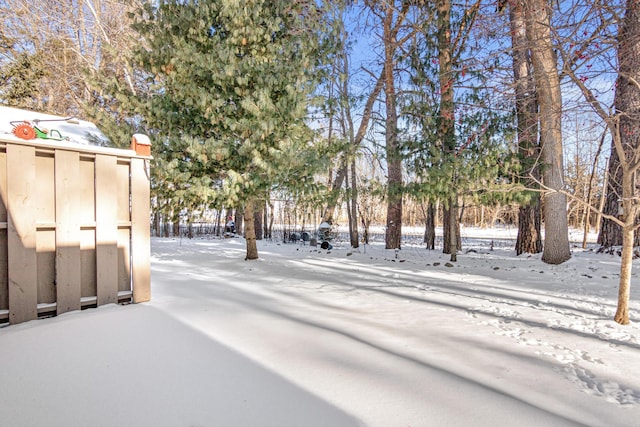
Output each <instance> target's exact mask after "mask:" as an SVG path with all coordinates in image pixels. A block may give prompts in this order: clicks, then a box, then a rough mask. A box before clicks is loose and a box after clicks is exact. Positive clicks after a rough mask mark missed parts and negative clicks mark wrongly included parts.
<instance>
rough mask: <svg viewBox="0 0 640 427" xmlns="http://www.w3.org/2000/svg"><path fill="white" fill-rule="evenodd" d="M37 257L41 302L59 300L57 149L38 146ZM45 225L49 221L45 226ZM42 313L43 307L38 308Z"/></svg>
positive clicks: (39, 298) (35, 202)
mask: <svg viewBox="0 0 640 427" xmlns="http://www.w3.org/2000/svg"><path fill="white" fill-rule="evenodd" d="M36 179H37V181H38V188H37V191H36V198H35V200H34V204H35V206H36V208H35V209H36V257H37V260H38V261H37V263H38V273H37V274H38V304H40V303H44V304H50V303H53V302H55V301H56V298H57V296H56V294H57V291H56V288H55V282H56V233H55V230H56V222H55V221H56V201H55V200H56V199H55V194H56V186H55V158H54V156H53V153H38V151H37V150H36ZM43 225H49V226H48V227H43ZM38 313H40V311H38Z"/></svg>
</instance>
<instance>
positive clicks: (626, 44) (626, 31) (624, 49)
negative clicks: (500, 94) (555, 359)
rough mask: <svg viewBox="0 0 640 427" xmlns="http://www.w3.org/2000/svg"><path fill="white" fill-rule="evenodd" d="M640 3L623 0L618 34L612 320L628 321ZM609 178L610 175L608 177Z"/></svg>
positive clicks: (639, 151) (638, 135)
mask: <svg viewBox="0 0 640 427" xmlns="http://www.w3.org/2000/svg"><path fill="white" fill-rule="evenodd" d="M639 39H640V3H638V1H636V0H627V5H626V14H625V17H624V19H623V20H622V25H621V28H620V32H619V34H618V63H619V67H620V69H619V75H618V81H617V82H616V94H615V99H614V105H615V108H616V118H617V120H618V126H615V127H614V128H615V131H614V132H612V133H613V138H614V144H615V147H616V153H617V155H618V159H619V163H620V164H621V167H622V207H623V212H622V214H623V221H624V226H623V229H622V260H621V265H620V285H619V290H618V309H617V311H616V315H615V317H614V319H615V321H616V322H618V323H620V324H623V325H626V324H628V323H629V297H630V293H631V264H632V259H633V244H634V237H633V232H634V229H635V223H636V219H637V215H638V209H639V207H638V204H637V201H636V200H635V196H636V187H637V179H636V174H637V172H638V168H639V167H640V160H639V159H638V157H639V155H640V132H639V131H638V130H639V129H640V87H638V81H639V79H640V40H639ZM609 178H612V177H609Z"/></svg>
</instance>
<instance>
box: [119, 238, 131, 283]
mask: <svg viewBox="0 0 640 427" xmlns="http://www.w3.org/2000/svg"><path fill="white" fill-rule="evenodd" d="M121 291H131V229H130V228H119V229H118V292H121Z"/></svg>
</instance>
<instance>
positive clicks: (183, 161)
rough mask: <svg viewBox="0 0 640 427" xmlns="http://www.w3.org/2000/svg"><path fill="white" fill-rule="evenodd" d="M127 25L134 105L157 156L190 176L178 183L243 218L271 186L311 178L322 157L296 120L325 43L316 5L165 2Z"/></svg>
mask: <svg viewBox="0 0 640 427" xmlns="http://www.w3.org/2000/svg"><path fill="white" fill-rule="evenodd" d="M135 28H136V29H137V30H138V31H139V33H140V35H141V36H142V37H143V39H144V42H143V43H142V44H141V48H140V49H139V50H138V51H137V52H136V53H135V63H137V64H139V65H140V66H141V67H142V69H143V70H144V71H145V72H146V73H148V75H149V85H150V87H151V89H152V92H151V95H150V96H148V97H145V98H142V99H134V100H133V105H135V107H134V108H135V109H136V112H137V113H139V115H140V117H141V119H142V120H143V121H144V124H145V126H146V127H147V129H148V130H149V131H150V132H151V133H153V134H154V135H157V137H158V138H157V139H160V140H162V141H166V143H164V144H163V146H162V150H163V151H164V153H163V154H161V157H164V159H165V160H167V161H169V162H172V161H175V162H177V163H178V164H179V165H180V167H181V168H183V169H184V171H185V173H188V174H189V178H188V183H187V185H186V187H189V186H193V185H194V184H196V185H198V186H199V187H200V188H201V189H202V190H203V191H204V192H205V193H206V192H209V191H211V189H212V187H213V188H214V190H217V192H218V193H219V198H220V199H221V200H224V201H225V205H226V206H236V207H240V206H242V205H244V217H245V221H247V220H249V219H250V220H251V221H250V222H251V223H252V222H253V218H254V212H253V208H254V206H259V205H256V204H257V203H258V202H259V201H260V200H264V199H265V198H266V195H267V194H268V192H269V191H270V190H271V189H272V188H273V186H274V185H284V186H292V187H297V188H304V187H305V185H306V184H310V183H312V182H313V173H314V166H317V165H321V164H322V163H321V162H320V161H319V159H318V156H317V155H315V153H316V149H317V148H318V147H314V146H313V145H312V144H311V142H312V141H313V134H312V132H311V130H310V129H309V127H308V126H307V124H306V123H305V117H306V114H307V107H308V105H309V100H310V93H311V92H312V90H313V88H314V83H315V82H316V76H317V73H316V71H317V66H318V65H319V64H320V61H319V57H320V56H321V53H322V52H323V49H324V46H323V45H322V39H321V37H320V34H321V30H322V26H321V10H319V9H318V8H317V6H316V4H315V2H313V1H297V2H289V1H284V0H277V1H276V0H269V1H266V0H248V1H244V2H237V1H235V0H225V1H213V0H204V1H202V0H200V1H195V0H189V1H178V0H168V1H163V2H160V3H159V4H158V5H157V6H154V5H153V4H147V5H146V7H145V9H144V10H143V11H140V13H139V16H138V20H137V23H136V24H135ZM155 152H156V153H157V152H158V150H155ZM212 181H213V182H217V183H218V184H219V187H218V188H217V189H215V185H214V186H212V185H207V182H209V184H211V182H212ZM207 197H212V195H211V194H209V195H208V196H207ZM245 227H246V228H245V230H246V233H245V234H246V236H245V237H246V241H247V256H246V258H247V259H255V258H257V257H258V253H257V247H256V244H255V235H254V234H252V230H254V229H253V228H252V227H251V224H249V221H248V222H247V224H246V226H245Z"/></svg>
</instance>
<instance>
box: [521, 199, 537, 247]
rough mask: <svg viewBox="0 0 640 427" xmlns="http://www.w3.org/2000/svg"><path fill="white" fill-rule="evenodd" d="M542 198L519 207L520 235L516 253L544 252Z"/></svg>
mask: <svg viewBox="0 0 640 427" xmlns="http://www.w3.org/2000/svg"><path fill="white" fill-rule="evenodd" d="M540 222H541V221H540V198H539V197H538V198H536V200H535V202H533V201H532V203H529V204H528V205H526V206H520V208H519V209H518V237H517V238H516V254H517V255H522V254H525V253H526V254H537V253H540V252H542V236H541V233H540Z"/></svg>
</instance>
